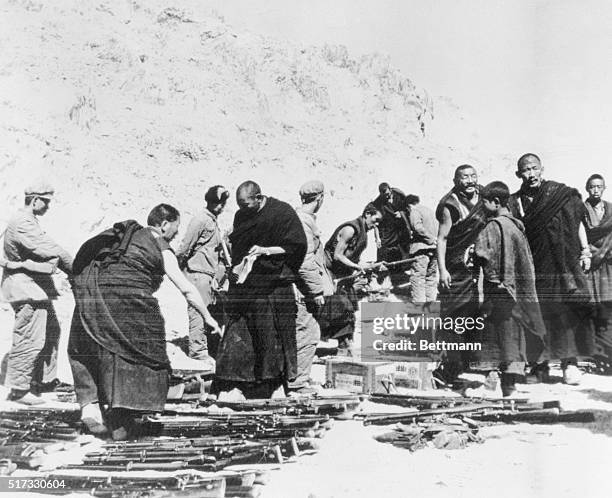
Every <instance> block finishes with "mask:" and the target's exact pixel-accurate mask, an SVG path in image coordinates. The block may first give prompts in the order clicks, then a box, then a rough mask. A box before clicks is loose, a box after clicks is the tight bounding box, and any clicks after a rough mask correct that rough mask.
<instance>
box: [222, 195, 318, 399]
mask: <svg viewBox="0 0 612 498" xmlns="http://www.w3.org/2000/svg"><path fill="white" fill-rule="evenodd" d="M230 242H231V243H232V256H233V260H234V262H235V263H236V264H239V263H240V262H241V261H242V259H243V258H244V257H245V256H246V255H247V254H248V251H249V250H250V249H251V247H253V246H254V245H258V246H262V247H271V246H279V247H282V248H283V249H284V250H285V251H286V254H282V255H273V256H260V257H258V258H257V260H256V261H255V263H254V264H253V267H252V270H251V272H250V274H249V276H248V277H247V279H246V281H245V282H244V283H243V284H236V283H233V282H232V283H231V284H230V288H229V291H228V295H227V316H228V324H227V327H226V331H225V335H224V337H223V340H222V342H221V344H220V346H219V352H218V355H217V372H216V376H217V379H218V380H219V384H218V385H223V386H224V387H223V390H225V388H227V387H228V385H229V384H228V383H236V385H237V386H238V387H243V386H241V385H240V384H241V383H243V384H244V383H261V382H262V381H279V385H280V383H281V382H286V381H288V380H292V379H293V378H295V376H296V374H297V347H296V336H295V318H296V313H297V307H296V304H295V295H294V293H293V288H292V285H291V284H292V283H293V282H294V281H295V280H296V275H297V272H298V270H299V268H300V266H301V264H302V261H303V260H304V256H305V255H306V249H307V240H306V235H305V234H304V229H303V228H302V223H301V221H300V219H299V218H298V216H297V214H296V212H295V211H294V210H293V208H292V207H291V206H290V205H289V204H287V203H285V202H282V201H279V200H277V199H274V198H272V197H268V198H266V202H265V204H264V206H263V207H262V208H261V209H260V210H259V211H258V212H257V213H255V214H254V215H248V214H245V213H243V212H242V211H238V212H237V213H236V216H235V218H234V230H233V232H232V234H231V235H230ZM245 394H248V392H246V391H245Z"/></svg>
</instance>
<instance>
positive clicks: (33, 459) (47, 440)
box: [0, 409, 93, 473]
mask: <svg viewBox="0 0 612 498" xmlns="http://www.w3.org/2000/svg"><path fill="white" fill-rule="evenodd" d="M79 417H80V415H79V412H78V411H72V410H49V409H29V410H19V411H3V412H0V461H2V462H3V464H4V465H3V468H13V469H14V465H13V464H15V465H18V466H20V467H27V468H36V467H39V466H41V465H43V464H44V462H45V461H47V460H49V459H50V458H51V457H50V456H49V455H54V454H55V453H56V452H60V451H67V450H72V449H74V448H78V447H79V446H81V445H82V444H85V443H87V442H89V441H91V440H92V439H93V437H92V436H82V435H81V434H80V426H81V424H80V420H79ZM7 473H8V471H7Z"/></svg>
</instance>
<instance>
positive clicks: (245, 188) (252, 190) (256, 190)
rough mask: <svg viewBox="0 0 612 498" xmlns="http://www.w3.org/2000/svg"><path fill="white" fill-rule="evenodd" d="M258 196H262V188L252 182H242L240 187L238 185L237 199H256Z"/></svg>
mask: <svg viewBox="0 0 612 498" xmlns="http://www.w3.org/2000/svg"><path fill="white" fill-rule="evenodd" d="M258 194H261V187H260V186H259V185H257V183H255V182H254V181H252V180H247V181H246V182H242V183H241V184H240V185H238V188H237V189H236V197H238V196H239V195H247V196H249V197H255V196H256V195H258Z"/></svg>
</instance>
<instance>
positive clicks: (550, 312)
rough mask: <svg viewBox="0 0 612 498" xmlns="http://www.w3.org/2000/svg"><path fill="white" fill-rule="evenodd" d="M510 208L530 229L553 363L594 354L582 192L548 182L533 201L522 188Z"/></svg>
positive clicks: (539, 189) (513, 197)
mask: <svg viewBox="0 0 612 498" xmlns="http://www.w3.org/2000/svg"><path fill="white" fill-rule="evenodd" d="M508 208H509V209H510V211H511V212H512V214H513V216H515V217H516V218H519V219H521V220H522V221H523V223H524V225H525V233H526V235H527V240H528V241H529V246H530V248H531V253H532V255H533V263H534V267H535V273H536V290H537V293H538V300H539V301H540V308H541V311H542V316H543V317H544V323H545V324H546V328H547V340H548V343H549V344H548V348H549V353H550V357H551V359H555V360H558V359H569V358H573V357H576V356H578V355H580V356H590V355H592V354H593V352H594V346H595V343H594V331H593V327H592V323H591V314H592V307H591V306H590V304H589V303H590V301H591V293H590V290H589V286H588V283H587V277H586V275H585V273H584V271H583V270H582V268H581V266H580V254H581V245H580V238H579V236H578V230H579V225H580V222H581V221H582V219H583V216H584V212H585V207H584V204H583V202H582V199H581V197H580V194H579V193H578V191H577V190H576V189H574V188H571V187H568V186H567V185H564V184H562V183H557V182H553V181H543V182H542V184H541V186H540V187H539V188H538V190H537V193H536V195H535V196H534V197H533V199H532V200H531V202H529V200H528V199H527V198H526V196H525V194H524V193H523V191H522V189H521V190H519V191H518V192H516V193H514V194H512V195H511V196H510V200H509V201H508Z"/></svg>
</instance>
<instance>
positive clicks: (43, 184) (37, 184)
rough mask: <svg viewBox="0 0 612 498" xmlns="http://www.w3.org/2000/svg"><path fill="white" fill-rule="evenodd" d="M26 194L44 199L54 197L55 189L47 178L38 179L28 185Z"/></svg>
mask: <svg viewBox="0 0 612 498" xmlns="http://www.w3.org/2000/svg"><path fill="white" fill-rule="evenodd" d="M24 192H25V195H27V196H36V197H42V198H43V199H51V198H53V194H55V189H54V188H53V187H52V186H51V184H49V182H47V181H45V180H36V181H34V182H32V183H31V184H30V185H28V186H27V187H26V189H25V191H24Z"/></svg>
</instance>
